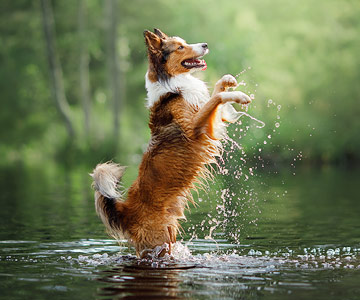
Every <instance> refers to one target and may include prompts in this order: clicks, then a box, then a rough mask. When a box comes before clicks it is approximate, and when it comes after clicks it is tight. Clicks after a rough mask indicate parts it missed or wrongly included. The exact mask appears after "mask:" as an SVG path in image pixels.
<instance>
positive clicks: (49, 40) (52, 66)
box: [41, 0, 75, 138]
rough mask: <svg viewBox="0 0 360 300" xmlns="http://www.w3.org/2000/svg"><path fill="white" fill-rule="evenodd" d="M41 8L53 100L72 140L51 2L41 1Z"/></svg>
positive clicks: (72, 132)
mask: <svg viewBox="0 0 360 300" xmlns="http://www.w3.org/2000/svg"><path fill="white" fill-rule="evenodd" d="M41 8H42V20H43V30H44V35H45V42H46V50H47V57H48V63H49V71H50V76H51V82H52V94H53V99H54V101H55V104H56V108H57V110H58V112H59V114H60V116H61V117H62V119H63V121H64V123H65V126H66V129H67V132H68V135H69V137H70V138H73V137H74V136H75V131H74V127H73V125H72V122H71V119H70V107H69V104H68V102H67V99H66V95H65V89H64V82H63V74H62V68H61V64H60V61H59V58H58V56H57V53H56V47H55V40H56V36H55V28H54V27H55V20H54V16H53V11H52V7H51V0H41Z"/></svg>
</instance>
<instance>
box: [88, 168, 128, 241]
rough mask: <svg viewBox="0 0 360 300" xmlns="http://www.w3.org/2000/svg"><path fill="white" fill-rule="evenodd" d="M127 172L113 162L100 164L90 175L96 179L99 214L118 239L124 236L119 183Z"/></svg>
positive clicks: (109, 230) (94, 183)
mask: <svg viewBox="0 0 360 300" xmlns="http://www.w3.org/2000/svg"><path fill="white" fill-rule="evenodd" d="M124 172H125V167H122V166H120V165H118V164H115V163H113V162H107V163H103V164H98V165H97V166H96V168H95V169H94V171H93V173H91V174H90V176H91V177H92V178H93V179H94V182H93V185H92V186H93V188H94V189H95V208H96V212H97V214H98V216H99V217H100V218H101V220H102V222H103V223H104V225H105V226H106V229H107V231H108V233H109V235H111V236H112V237H114V238H115V239H117V240H121V239H123V238H124V232H123V229H122V226H121V220H122V215H123V202H122V201H121V200H120V198H121V196H122V195H121V192H120V191H119V188H118V186H119V183H120V180H121V177H122V176H123V174H124Z"/></svg>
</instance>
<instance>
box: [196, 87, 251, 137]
mask: <svg viewBox="0 0 360 300" xmlns="http://www.w3.org/2000/svg"><path fill="white" fill-rule="evenodd" d="M230 102H236V103H239V104H249V103H250V102H251V99H250V97H249V96H248V95H246V94H244V93H243V92H240V91H234V92H220V93H217V94H215V95H214V96H212V97H211V98H210V100H209V101H208V102H207V103H206V104H205V105H204V106H203V107H202V108H201V109H200V110H199V111H198V112H197V113H196V114H195V116H194V119H193V124H194V125H193V126H194V127H193V132H194V136H195V138H198V137H199V136H200V135H201V134H203V133H205V134H207V135H208V136H209V137H210V138H211V139H218V137H217V136H216V134H215V126H216V123H217V122H216V121H217V120H216V114H217V109H218V107H219V105H221V104H226V103H230Z"/></svg>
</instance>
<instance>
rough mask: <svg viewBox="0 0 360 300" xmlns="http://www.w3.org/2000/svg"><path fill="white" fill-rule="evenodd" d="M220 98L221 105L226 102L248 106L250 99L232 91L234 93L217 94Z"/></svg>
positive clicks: (241, 93) (243, 94)
mask: <svg viewBox="0 0 360 300" xmlns="http://www.w3.org/2000/svg"><path fill="white" fill-rule="evenodd" d="M219 95H220V96H221V101H222V103H223V104H225V103H227V102H236V103H239V104H249V103H250V102H251V98H250V97H249V96H248V95H246V94H245V93H243V92H240V91H234V92H222V93H220V94H219Z"/></svg>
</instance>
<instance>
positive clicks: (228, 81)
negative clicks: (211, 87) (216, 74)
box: [219, 74, 237, 89]
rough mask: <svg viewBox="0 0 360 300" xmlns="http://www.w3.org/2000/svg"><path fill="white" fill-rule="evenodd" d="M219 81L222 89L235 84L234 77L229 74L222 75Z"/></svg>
mask: <svg viewBox="0 0 360 300" xmlns="http://www.w3.org/2000/svg"><path fill="white" fill-rule="evenodd" d="M219 81H220V82H221V85H222V87H223V88H224V89H226V88H229V87H236V86H237V81H236V79H235V77H234V76H232V75H230V74H226V75H224V76H223V77H222V78H221V79H220V80H219Z"/></svg>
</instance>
